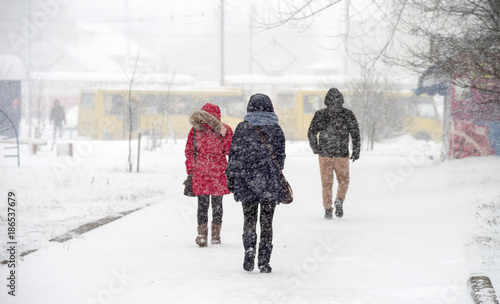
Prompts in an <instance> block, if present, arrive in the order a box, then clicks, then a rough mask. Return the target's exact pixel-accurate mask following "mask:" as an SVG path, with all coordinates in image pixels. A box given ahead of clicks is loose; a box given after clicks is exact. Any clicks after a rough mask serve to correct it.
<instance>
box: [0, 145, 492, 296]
mask: <svg viewBox="0 0 500 304" xmlns="http://www.w3.org/2000/svg"><path fill="white" fill-rule="evenodd" d="M287 149H289V150H287V151H288V152H287V153H288V158H287V162H286V169H285V175H287V177H288V179H289V181H290V182H291V184H292V186H293V187H294V194H295V201H294V203H292V205H286V206H279V207H278V208H277V210H276V213H275V231H274V235H275V237H274V252H273V255H272V259H271V265H272V267H273V273H271V274H260V273H259V272H258V271H256V270H255V271H254V272H252V273H246V272H245V271H244V270H243V269H242V261H243V248H242V243H241V233H242V220H243V218H242V211H241V206H240V205H239V204H238V203H236V202H234V201H233V199H232V196H226V197H225V198H224V208H225V209H224V223H223V229H222V245H219V246H209V247H208V248H198V247H197V246H196V245H195V243H194V238H195V233H196V223H195V212H196V209H195V200H194V199H191V198H187V197H184V196H183V195H182V194H181V193H182V185H181V182H182V180H181V179H182V178H183V176H184V175H183V174H182V170H183V161H182V159H183V155H182V154H181V153H178V154H176V155H172V156H171V160H169V164H170V166H171V167H170V168H169V170H170V171H169V172H174V171H177V172H179V174H174V175H172V177H171V178H170V180H169V182H171V183H173V184H174V185H178V188H175V186H174V187H173V188H175V189H176V190H174V191H168V193H167V195H164V196H159V197H156V198H153V199H149V202H152V203H153V204H152V205H151V206H150V207H147V208H144V209H142V210H140V211H137V212H135V213H132V214H129V215H127V216H125V217H124V218H122V219H120V220H117V221H114V222H112V223H110V224H107V225H105V226H103V227H101V228H98V229H96V230H93V231H90V232H89V233H86V234H84V235H82V236H80V237H78V238H75V239H73V240H70V241H68V242H66V243H48V245H46V246H44V248H41V249H40V250H38V251H37V252H35V253H32V254H30V255H28V256H26V257H25V258H24V259H23V260H22V261H20V263H19V265H18V267H19V269H18V274H17V284H18V285H17V290H16V292H17V296H16V297H15V298H13V297H11V296H8V295H7V290H6V288H3V289H2V290H3V291H2V293H1V294H0V303H29V304H32V303H50V304H57V303H64V304H67V303H76V304H80V303H82V304H83V303H345V304H363V303H472V302H471V299H470V296H469V294H468V291H467V289H466V280H467V278H468V277H469V275H470V274H471V273H472V272H474V271H479V270H483V269H481V268H478V265H479V264H480V263H478V262H477V261H476V260H475V259H476V258H477V257H476V256H474V254H475V253H474V250H471V249H470V248H468V245H470V243H471V239H472V235H473V230H474V229H475V228H474V227H475V226H474V225H475V224H474V217H473V215H472V213H473V211H472V210H473V208H474V207H473V206H470V202H471V200H472V199H473V198H477V199H491V198H496V197H499V195H498V194H499V191H498V190H497V189H496V187H494V186H492V185H495V184H497V183H498V177H497V176H496V175H492V174H491V173H488V172H487V171H486V172H485V171H484V169H495V170H497V171H496V172H498V170H499V169H500V168H499V165H498V161H497V160H496V159H495V158H481V159H471V160H463V161H453V162H449V163H446V164H439V163H437V162H435V161H433V160H430V159H428V158H423V157H421V158H417V157H416V156H415V155H413V156H411V155H412V154H408V153H402V152H401V151H391V150H390V149H388V150H384V151H383V153H380V152H377V151H374V152H370V153H368V152H367V153H365V154H364V155H362V159H361V160H360V161H357V162H355V163H354V164H353V165H352V167H351V186H350V189H349V192H348V196H347V201H346V205H345V215H344V218H342V219H340V220H339V219H336V218H334V219H333V220H330V221H328V220H325V219H323V210H322V203H321V189H320V180H319V172H318V171H319V170H318V162H317V159H316V157H315V156H313V155H312V154H311V153H310V152H309V151H308V148H307V145H304V144H303V143H298V144H294V145H291V146H290V147H288V148H287ZM180 150H182V149H180ZM410 150H411V149H410ZM290 151H291V152H290ZM97 152H99V151H97ZM97 152H96V153H97ZM97 154H99V153H97ZM162 157H163V156H162ZM172 170H173V171H172ZM159 173H160V172H158V173H155V174H159ZM143 174H146V173H143ZM124 175H125V174H124ZM469 178H473V180H475V181H478V183H477V184H474V183H470V182H469V181H468V179H469ZM171 188H172V187H171ZM485 190H487V191H485ZM7 270H8V269H7V267H5V266H4V265H2V266H0V277H1V278H7V277H8V274H7ZM492 279H493V282H494V284H497V283H495V282H497V280H498V273H494V277H492ZM4 282H5V281H4Z"/></svg>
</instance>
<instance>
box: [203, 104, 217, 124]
mask: <svg viewBox="0 0 500 304" xmlns="http://www.w3.org/2000/svg"><path fill="white" fill-rule="evenodd" d="M201 109H202V110H203V111H206V112H208V113H209V114H210V115H212V116H214V117H215V118H217V119H218V120H220V118H221V116H220V108H219V107H218V106H216V105H214V104H211V103H206V104H205V105H204V106H203V107H202V108H201Z"/></svg>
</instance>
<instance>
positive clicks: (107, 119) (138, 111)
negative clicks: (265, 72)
mask: <svg viewBox="0 0 500 304" xmlns="http://www.w3.org/2000/svg"><path fill="white" fill-rule="evenodd" d="M207 102H210V103H213V104H215V105H217V106H219V107H220V109H221V116H222V121H223V122H224V123H227V124H228V125H230V126H231V128H233V129H234V128H235V127H236V125H237V124H238V123H239V122H240V121H241V120H242V119H243V117H244V115H245V113H246V95H245V94H244V92H243V91H242V90H241V89H236V88H224V87H220V88H205V87H193V88H176V89H171V90H158V89H151V90H145V89H141V90H132V91H131V92H130V103H129V90H127V89H116V88H111V89H104V88H102V89H92V90H84V91H82V93H81V96H80V105H79V109H78V134H79V136H87V137H90V138H92V139H97V140H118V139H127V138H128V136H129V130H130V126H131V125H130V124H132V132H133V135H134V136H135V135H136V134H137V133H138V132H139V131H140V132H141V133H143V134H147V133H148V132H153V131H154V132H159V133H160V135H161V136H162V137H163V136H172V137H174V138H184V137H186V136H187V134H188V132H189V130H190V129H191V125H190V123H189V116H190V115H191V113H192V112H193V111H194V110H197V109H200V108H201V107H202V106H203V105H204V104H205V103H207ZM129 109H131V110H129Z"/></svg>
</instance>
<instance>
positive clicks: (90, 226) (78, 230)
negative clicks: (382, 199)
mask: <svg viewBox="0 0 500 304" xmlns="http://www.w3.org/2000/svg"><path fill="white" fill-rule="evenodd" d="M150 205H151V204H146V205H144V206H142V207H139V208H136V209H132V210H128V211H123V212H118V213H116V214H114V215H109V216H107V217H105V218H101V219H98V220H95V221H93V222H90V223H87V224H83V225H81V226H80V227H78V228H75V229H72V230H70V231H68V232H66V233H65V234H63V235H60V236H56V237H55V238H52V239H50V240H49V242H59V243H64V242H66V241H69V240H71V239H72V238H74V237H76V236H78V235H82V234H84V233H86V232H89V231H91V230H94V229H96V228H99V227H101V226H103V225H106V224H108V223H111V222H113V221H116V220H117V219H120V218H122V217H124V216H125V215H127V214H130V213H132V212H135V211H138V210H141V209H143V208H146V207H149V206H150ZM37 250H38V249H32V250H28V251H25V252H22V253H21V254H20V255H19V256H20V257H24V256H26V255H28V254H30V253H33V252H36V251H37ZM8 262H9V261H8V260H3V261H1V262H0V264H1V265H6V264H7V263H8Z"/></svg>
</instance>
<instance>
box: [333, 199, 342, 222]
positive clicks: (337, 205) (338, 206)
mask: <svg viewBox="0 0 500 304" xmlns="http://www.w3.org/2000/svg"><path fill="white" fill-rule="evenodd" d="M342 205H343V202H342V200H341V199H340V198H337V199H336V200H335V215H336V216H337V217H338V218H341V217H342V216H344V210H343V208H342Z"/></svg>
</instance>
